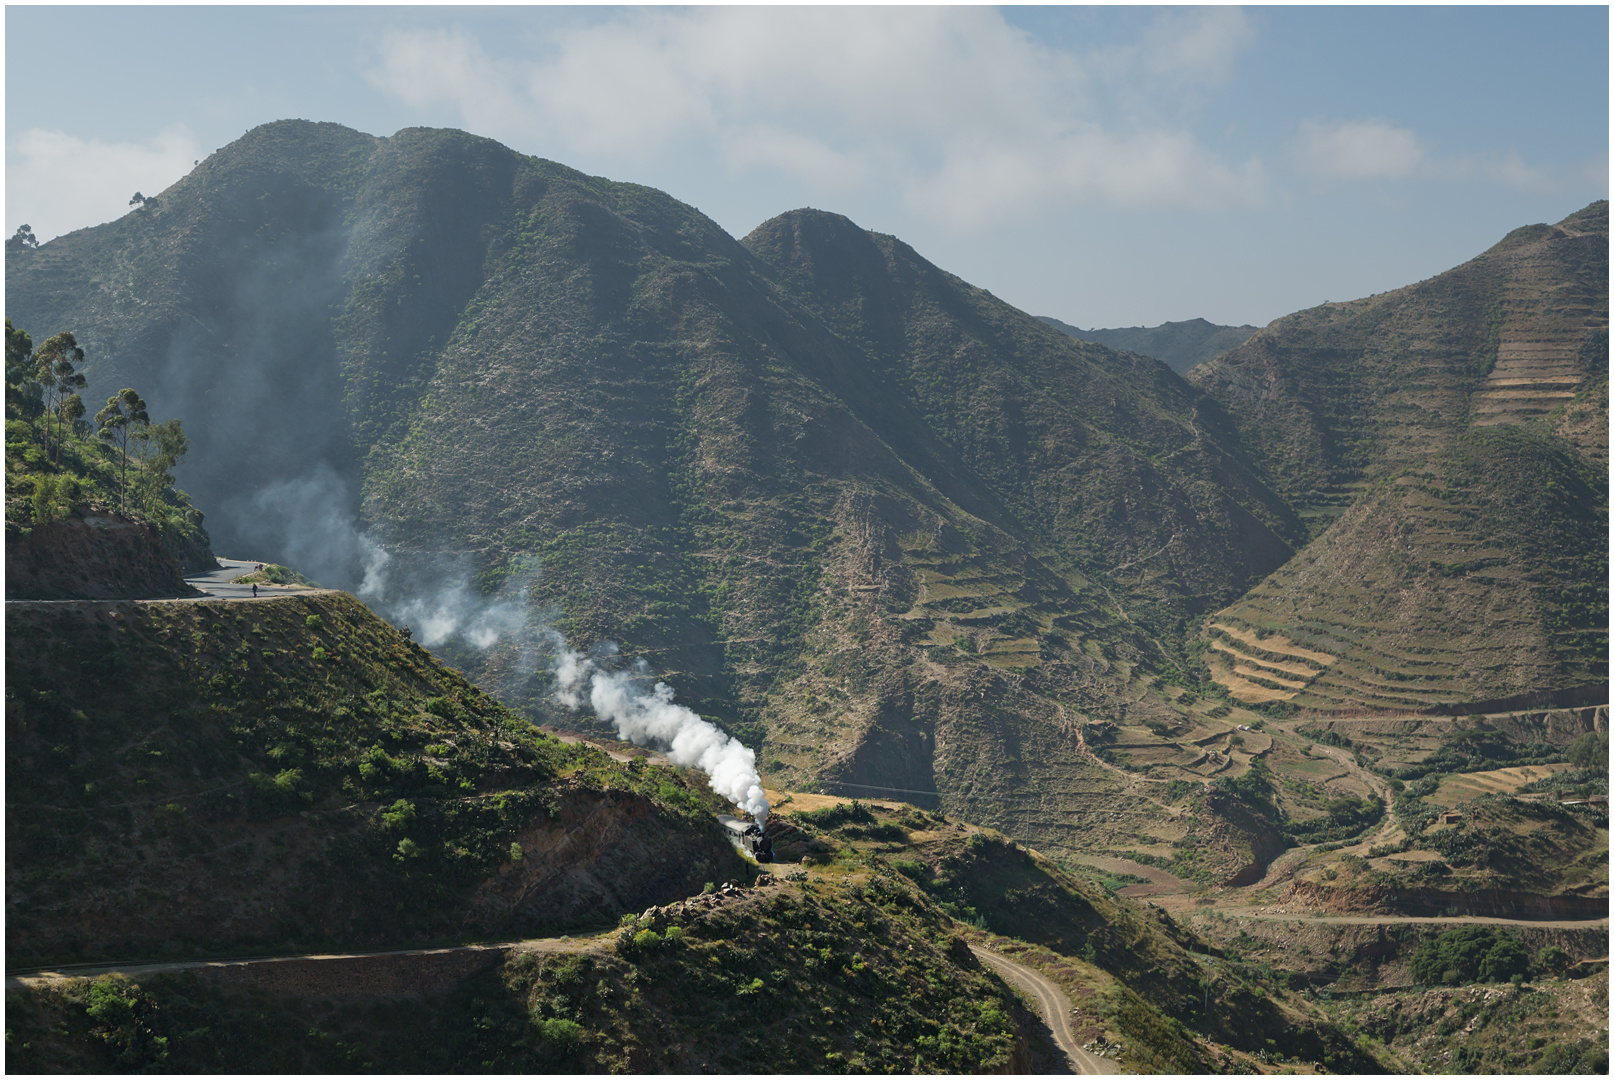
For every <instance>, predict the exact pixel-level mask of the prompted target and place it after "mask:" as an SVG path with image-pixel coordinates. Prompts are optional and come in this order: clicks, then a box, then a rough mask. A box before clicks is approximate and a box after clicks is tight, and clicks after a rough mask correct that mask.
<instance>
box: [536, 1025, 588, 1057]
mask: <svg viewBox="0 0 1614 1080" xmlns="http://www.w3.org/2000/svg"><path fill="white" fill-rule="evenodd" d="M539 1026H540V1027H541V1028H542V1029H543V1036H544V1049H545V1050H548V1051H549V1052H550V1053H552V1054H554V1055H555V1056H557V1057H564V1056H566V1055H569V1054H571V1053H572V1052H573V1051H574V1050H576V1049H577V1047H578V1044H579V1043H581V1042H582V1041H583V1027H582V1025H581V1024H579V1023H578V1022H577V1021H575V1020H566V1019H563V1018H559V1017H557V1018H555V1019H552V1020H545V1021H544V1022H543V1023H542V1024H541V1025H539Z"/></svg>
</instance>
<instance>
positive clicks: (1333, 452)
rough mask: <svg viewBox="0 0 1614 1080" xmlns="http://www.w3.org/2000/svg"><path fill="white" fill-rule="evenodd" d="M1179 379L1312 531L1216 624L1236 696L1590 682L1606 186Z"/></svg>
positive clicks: (1394, 704)
mask: <svg viewBox="0 0 1614 1080" xmlns="http://www.w3.org/2000/svg"><path fill="white" fill-rule="evenodd" d="M1190 381H1191V382H1192V383H1193V384H1194V385H1196V386H1199V387H1201V388H1202V389H1204V390H1206V391H1207V392H1208V393H1210V394H1211V395H1212V396H1213V397H1215V398H1216V399H1217V400H1218V401H1219V402H1220V403H1221V404H1222V406H1223V407H1224V408H1225V409H1226V410H1227V412H1228V413H1229V415H1231V416H1232V417H1234V419H1235V422H1236V424H1237V425H1238V427H1239V429H1240V431H1241V433H1242V435H1243V438H1244V445H1245V446H1246V447H1248V448H1250V451H1251V453H1252V455H1253V456H1254V458H1255V460H1256V461H1258V462H1259V463H1260V468H1261V470H1262V473H1263V475H1266V476H1269V477H1272V478H1273V483H1274V486H1275V487H1277V489H1278V490H1280V491H1282V492H1283V494H1284V496H1285V497H1286V498H1287V499H1288V501H1289V502H1290V503H1291V505H1293V506H1294V507H1295V508H1296V509H1297V511H1298V512H1299V513H1300V514H1301V515H1302V516H1303V517H1304V518H1306V519H1307V520H1308V521H1309V522H1310V523H1311V529H1312V531H1313V532H1314V533H1315V534H1316V538H1315V539H1314V540H1313V541H1312V542H1311V543H1310V544H1308V545H1307V546H1306V547H1305V548H1304V549H1303V550H1302V551H1301V552H1300V553H1299V554H1298V555H1297V556H1296V557H1295V559H1293V560H1292V561H1290V562H1289V563H1287V564H1285V565H1284V566H1283V567H1282V568H1280V569H1279V570H1277V571H1275V572H1274V573H1273V574H1271V575H1269V576H1268V577H1267V578H1266V579H1265V580H1264V581H1263V582H1261V584H1259V585H1258V586H1256V587H1255V588H1254V589H1252V590H1251V591H1250V592H1249V594H1248V595H1246V596H1245V597H1243V598H1242V599H1240V600H1239V601H1238V602H1237V603H1235V604H1233V605H1231V606H1229V607H1228V608H1225V609H1224V610H1223V611H1221V612H1219V613H1217V615H1216V616H1215V618H1213V619H1212V620H1210V621H1209V624H1208V626H1209V629H1208V630H1207V635H1206V638H1205V640H1206V642H1207V644H1208V645H1209V646H1210V650H1211V651H1210V652H1209V653H1208V656H1209V657H1210V658H1211V665H1212V669H1213V670H1214V671H1215V672H1216V673H1217V678H1218V679H1219V680H1220V681H1222V682H1223V683H1224V684H1225V685H1227V686H1228V687H1229V688H1230V689H1231V690H1232V691H1233V693H1234V694H1235V695H1237V696H1239V697H1242V698H1243V699H1245V700H1261V699H1267V700H1272V699H1283V700H1289V701H1292V702H1293V703H1294V704H1296V705H1302V706H1310V707H1315V708H1320V709H1339V708H1351V707H1360V706H1368V707H1375V708H1390V709H1395V708H1407V707H1413V708H1421V707H1429V706H1434V705H1438V704H1441V703H1449V702H1454V701H1457V702H1460V701H1482V700H1486V699H1501V698H1508V697H1511V696H1514V695H1519V694H1525V693H1529V692H1532V691H1547V690H1556V689H1567V688H1570V687H1574V686H1577V685H1582V684H1591V683H1598V682H1602V683H1605V684H1606V680H1607V670H1608V669H1607V664H1608V652H1607V647H1608V646H1607V642H1608V571H1607V567H1608V559H1607V546H1608V204H1607V203H1606V202H1599V203H1595V204H1593V205H1592V206H1590V207H1587V208H1586V209H1585V210H1582V211H1580V212H1578V213H1576V214H1572V215H1570V216H1569V217H1567V218H1565V219H1564V220H1563V221H1561V222H1559V223H1558V224H1556V225H1533V226H1527V227H1525V228H1521V229H1516V230H1514V231H1513V232H1512V233H1509V234H1508V235H1507V236H1506V237H1505V238H1503V239H1502V241H1501V242H1500V243H1498V244H1497V245H1496V246H1494V247H1492V248H1491V249H1490V250H1489V251H1486V252H1485V253H1483V254H1482V255H1480V256H1478V257H1477V258H1475V259H1473V260H1471V261H1469V262H1467V263H1465V264H1463V265H1462V266H1459V267H1457V268H1456V269H1453V270H1450V271H1447V272H1446V273H1444V274H1441V275H1439V276H1437V277H1434V278H1431V279H1429V280H1428V281H1424V282H1419V283H1418V284H1416V285H1410V286H1407V287H1406V288H1403V289H1397V290H1394V291H1391V292H1388V293H1382V294H1380V295H1377V296H1373V297H1370V298H1368V299H1365V300H1357V301H1353V302H1350V303H1338V304H1325V305H1323V306H1321V307H1318V308H1313V309H1311V310H1309V311H1303V312H1299V313H1297V314H1294V315H1291V316H1288V317H1286V318H1283V319H1279V320H1277V321H1276V322H1274V323H1272V324H1271V325H1270V326H1268V327H1266V328H1265V329H1263V330H1262V331H1260V332H1259V333H1257V334H1256V335H1255V336H1254V337H1252V338H1251V339H1250V340H1249V341H1248V342H1246V343H1245V344H1244V345H1242V346H1240V347H1239V348H1238V349H1235V350H1233V351H1232V352H1230V353H1227V354H1226V355H1224V356H1221V357H1218V358H1217V359H1215V360H1213V361H1210V362H1209V363H1206V364H1203V365H1201V366H1200V367H1197V368H1195V369H1194V370H1193V372H1192V373H1191V374H1190ZM1605 692H1606V691H1605ZM1600 700H1601V699H1600Z"/></svg>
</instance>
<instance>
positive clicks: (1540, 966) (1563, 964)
mask: <svg viewBox="0 0 1614 1080" xmlns="http://www.w3.org/2000/svg"><path fill="white" fill-rule="evenodd" d="M1571 960H1573V957H1571V956H1570V955H1569V954H1568V953H1567V952H1565V951H1564V950H1563V949H1560V948H1559V947H1558V946H1556V945H1543V946H1541V949H1540V950H1539V951H1538V952H1537V953H1536V961H1535V967H1536V970H1537V971H1542V972H1548V973H1551V974H1554V975H1556V974H1557V973H1558V972H1560V971H1563V970H1564V969H1565V968H1567V967H1568V966H1569V964H1570V961H1571Z"/></svg>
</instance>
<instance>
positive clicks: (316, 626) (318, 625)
mask: <svg viewBox="0 0 1614 1080" xmlns="http://www.w3.org/2000/svg"><path fill="white" fill-rule="evenodd" d="M303 625H304V626H307V627H308V628H309V629H310V630H323V629H325V620H324V619H322V618H320V617H319V616H318V615H310V616H309V617H308V618H306V619H304V620H303Z"/></svg>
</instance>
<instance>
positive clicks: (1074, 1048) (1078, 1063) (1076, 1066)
mask: <svg viewBox="0 0 1614 1080" xmlns="http://www.w3.org/2000/svg"><path fill="white" fill-rule="evenodd" d="M970 952H972V953H974V954H975V955H976V957H978V958H979V959H980V961H981V962H982V963H983V964H985V965H986V966H987V967H990V968H991V969H992V970H993V971H995V972H997V973H998V974H999V975H1001V976H1003V978H1004V979H1005V981H1007V982H1010V983H1013V984H1014V985H1015V986H1018V987H1020V989H1022V990H1024V991H1025V992H1026V993H1028V994H1030V995H1031V996H1032V997H1033V998H1035V999H1036V1001H1037V1005H1038V1007H1039V1008H1040V1009H1041V1010H1042V1016H1043V1019H1044V1020H1046V1021H1047V1023H1048V1030H1049V1031H1051V1032H1053V1036H1054V1041H1055V1042H1057V1043H1058V1044H1059V1048H1060V1049H1061V1050H1063V1051H1064V1052H1065V1056H1066V1057H1068V1058H1070V1067H1071V1068H1072V1069H1073V1070H1075V1071H1076V1072H1077V1073H1079V1074H1081V1075H1082V1076H1106V1075H1111V1074H1116V1073H1119V1072H1121V1068H1120V1066H1118V1065H1117V1064H1116V1063H1115V1062H1113V1061H1108V1060H1106V1059H1104V1058H1101V1057H1098V1056H1096V1055H1094V1054H1089V1053H1088V1052H1087V1051H1086V1050H1083V1049H1082V1048H1081V1046H1080V1045H1079V1044H1078V1043H1077V1042H1076V1035H1075V1033H1074V1032H1072V1031H1071V1030H1070V998H1068V997H1066V996H1065V992H1064V991H1063V990H1061V989H1060V988H1059V987H1058V986H1056V985H1055V984H1054V983H1052V982H1049V981H1048V980H1047V979H1046V978H1044V977H1043V976H1041V975H1039V974H1038V973H1037V972H1035V971H1032V970H1031V969H1030V968H1028V967H1026V966H1025V965H1024V964H1017V963H1015V962H1014V961H1013V960H1010V959H1009V958H1008V957H1006V956H1003V955H1001V954H999V953H995V952H993V951H991V950H990V949H983V948H981V947H980V946H979V945H971V946H970Z"/></svg>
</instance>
